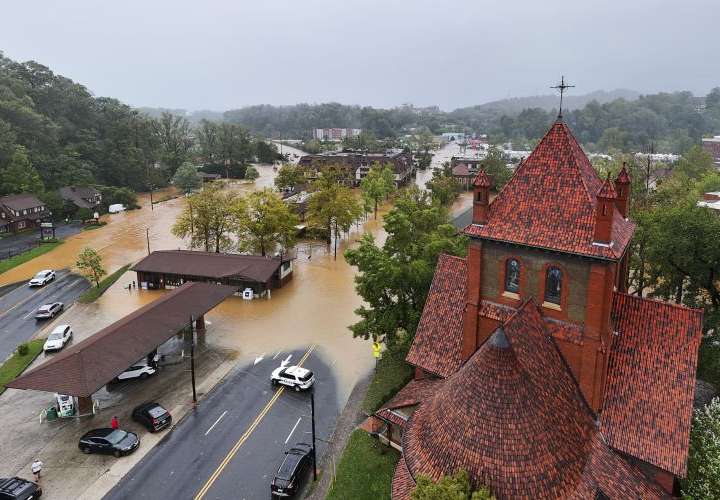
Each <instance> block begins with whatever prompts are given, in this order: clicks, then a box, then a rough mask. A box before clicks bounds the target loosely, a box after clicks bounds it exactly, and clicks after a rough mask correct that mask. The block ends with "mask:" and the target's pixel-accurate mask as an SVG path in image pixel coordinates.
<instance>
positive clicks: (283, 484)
mask: <svg viewBox="0 0 720 500" xmlns="http://www.w3.org/2000/svg"><path fill="white" fill-rule="evenodd" d="M311 453H312V447H311V446H310V445H309V444H307V443H297V444H296V445H295V446H293V447H292V448H290V449H289V450H288V451H286V452H285V458H284V459H283V461H282V463H281V464H280V467H278V470H277V472H276V473H275V477H274V478H273V480H272V483H270V495H271V496H272V497H273V498H277V497H290V496H293V495H294V494H296V493H297V491H298V487H299V486H300V483H301V482H302V480H303V477H304V475H305V474H304V473H305V471H306V470H307V468H308V466H309V465H310V462H311V460H312V456H311Z"/></svg>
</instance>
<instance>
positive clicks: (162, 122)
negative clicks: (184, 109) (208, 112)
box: [153, 112, 193, 177]
mask: <svg viewBox="0 0 720 500" xmlns="http://www.w3.org/2000/svg"><path fill="white" fill-rule="evenodd" d="M153 131H154V134H155V137H156V139H157V142H158V144H159V145H160V159H161V161H162V163H163V164H164V165H166V166H167V168H168V171H169V174H170V177H172V176H173V175H175V171H176V170H177V169H178V168H180V165H182V164H183V163H184V162H185V160H187V159H188V156H189V154H190V148H191V147H192V144H193V143H192V136H191V133H190V122H189V121H187V119H186V118H185V117H183V116H178V115H173V114H172V113H167V112H164V113H163V114H162V115H161V116H160V119H158V120H155V121H154V122H153Z"/></svg>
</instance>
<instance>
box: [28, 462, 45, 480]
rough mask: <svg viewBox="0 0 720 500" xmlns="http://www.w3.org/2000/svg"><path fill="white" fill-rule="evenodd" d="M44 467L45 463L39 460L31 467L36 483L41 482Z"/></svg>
mask: <svg viewBox="0 0 720 500" xmlns="http://www.w3.org/2000/svg"><path fill="white" fill-rule="evenodd" d="M42 466H43V463H42V462H41V461H40V460H38V459H37V458H36V459H35V460H34V461H33V463H32V464H31V465H30V470H31V471H32V473H33V475H34V476H35V482H38V481H40V472H41V471H42Z"/></svg>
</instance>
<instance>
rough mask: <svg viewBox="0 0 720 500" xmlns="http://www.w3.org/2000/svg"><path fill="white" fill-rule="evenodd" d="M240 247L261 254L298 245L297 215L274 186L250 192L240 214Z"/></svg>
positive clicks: (238, 229)
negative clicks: (272, 189)
mask: <svg viewBox="0 0 720 500" xmlns="http://www.w3.org/2000/svg"><path fill="white" fill-rule="evenodd" d="M238 219H239V221H240V222H239V224H238V226H237V236H238V248H239V250H240V251H241V252H252V253H255V254H258V253H259V254H260V255H267V254H272V253H274V252H275V251H276V250H277V249H278V248H281V249H282V251H283V252H285V251H287V250H288V249H290V248H292V247H293V246H294V245H295V233H296V231H297V229H296V228H295V226H296V225H297V224H299V220H298V217H297V215H295V214H294V213H293V212H292V211H291V210H290V208H289V207H288V206H287V204H286V203H285V202H283V201H282V199H281V198H280V196H278V194H277V193H274V192H272V191H271V190H270V189H263V190H262V191H255V192H253V193H250V194H249V195H248V196H247V198H246V199H245V203H244V204H243V207H242V209H241V210H240V212H239V214H238Z"/></svg>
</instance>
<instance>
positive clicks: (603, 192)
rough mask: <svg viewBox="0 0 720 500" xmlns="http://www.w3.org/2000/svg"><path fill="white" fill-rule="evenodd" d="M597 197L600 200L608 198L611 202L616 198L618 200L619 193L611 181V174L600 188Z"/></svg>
mask: <svg viewBox="0 0 720 500" xmlns="http://www.w3.org/2000/svg"><path fill="white" fill-rule="evenodd" d="M597 195H598V197H599V198H607V199H609V200H614V199H615V198H617V193H616V192H615V185H614V184H613V183H612V182H611V181H610V174H608V176H607V178H606V179H605V182H603V185H602V187H601V188H600V191H598V194H597Z"/></svg>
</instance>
